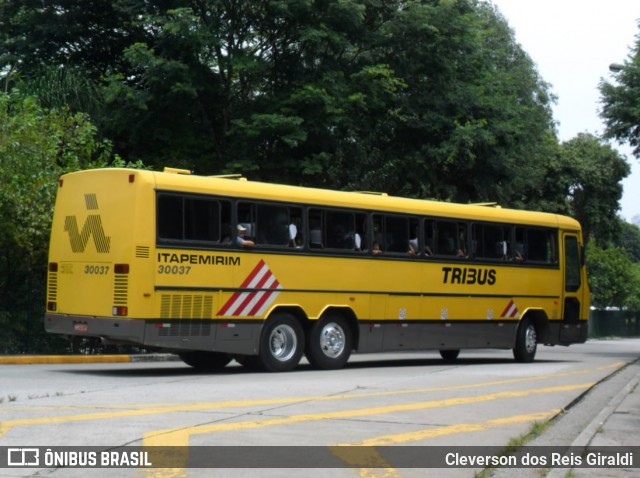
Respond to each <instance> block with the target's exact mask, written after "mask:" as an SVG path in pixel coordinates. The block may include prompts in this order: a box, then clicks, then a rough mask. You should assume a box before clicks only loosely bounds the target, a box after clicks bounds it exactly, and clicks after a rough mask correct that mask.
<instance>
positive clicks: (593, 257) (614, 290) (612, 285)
mask: <svg viewBox="0 0 640 478" xmlns="http://www.w3.org/2000/svg"><path fill="white" fill-rule="evenodd" d="M587 267H588V270H589V287H590V289H591V304H592V305H593V306H594V307H596V308H601V309H602V308H605V307H624V306H626V305H627V304H628V302H629V299H630V298H631V297H632V292H633V287H634V286H638V285H639V284H638V282H637V281H636V280H635V279H636V278H637V275H636V274H635V272H636V271H635V269H634V268H633V267H632V265H631V263H630V261H629V257H628V256H627V253H626V251H625V250H624V249H623V248H621V247H608V248H601V247H600V246H598V245H597V244H596V241H591V242H590V243H589V244H588V245H587ZM634 300H635V299H634Z"/></svg>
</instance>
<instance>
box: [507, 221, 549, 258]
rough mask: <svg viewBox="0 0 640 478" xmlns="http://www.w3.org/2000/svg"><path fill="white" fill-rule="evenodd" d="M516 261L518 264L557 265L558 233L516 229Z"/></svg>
mask: <svg viewBox="0 0 640 478" xmlns="http://www.w3.org/2000/svg"><path fill="white" fill-rule="evenodd" d="M515 260H516V262H524V261H527V262H529V261H531V262H538V263H546V264H557V262H558V233H557V231H555V230H553V229H543V228H536V227H531V228H528V227H516V247H515Z"/></svg>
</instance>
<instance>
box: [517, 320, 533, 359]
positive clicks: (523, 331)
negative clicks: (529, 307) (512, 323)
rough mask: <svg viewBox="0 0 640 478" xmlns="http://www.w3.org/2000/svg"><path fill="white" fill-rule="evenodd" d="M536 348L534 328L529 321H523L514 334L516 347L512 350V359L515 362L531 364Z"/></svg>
mask: <svg viewBox="0 0 640 478" xmlns="http://www.w3.org/2000/svg"><path fill="white" fill-rule="evenodd" d="M537 348H538V338H537V335H536V328H535V326H534V325H533V322H531V321H530V320H529V319H523V320H522V321H521V322H520V325H519V326H518V332H517V333H516V345H515V347H514V348H513V357H514V358H515V359H516V362H521V363H529V362H533V359H534V358H535V356H536V350H537Z"/></svg>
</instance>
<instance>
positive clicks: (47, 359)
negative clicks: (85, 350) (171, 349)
mask: <svg viewBox="0 0 640 478" xmlns="http://www.w3.org/2000/svg"><path fill="white" fill-rule="evenodd" d="M173 360H179V359H178V357H177V356H176V355H173V354H139V355H138V354H136V355H130V354H111V355H4V356H0V365H29V364H63V363H126V362H168V361H173Z"/></svg>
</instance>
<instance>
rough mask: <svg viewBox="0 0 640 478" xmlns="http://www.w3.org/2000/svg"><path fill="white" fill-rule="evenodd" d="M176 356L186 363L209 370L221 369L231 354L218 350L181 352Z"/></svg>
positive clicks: (229, 359) (199, 368)
mask: <svg viewBox="0 0 640 478" xmlns="http://www.w3.org/2000/svg"><path fill="white" fill-rule="evenodd" d="M178 356H179V357H180V359H181V360H182V361H183V362H184V363H186V364H187V365H190V366H191V367H193V368H195V369H198V370H205V371H209V372H211V371H216V370H222V369H223V368H225V367H226V366H227V364H228V363H229V362H231V356H229V355H227V354H223V353H220V352H200V351H196V352H182V353H180V354H178Z"/></svg>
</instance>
